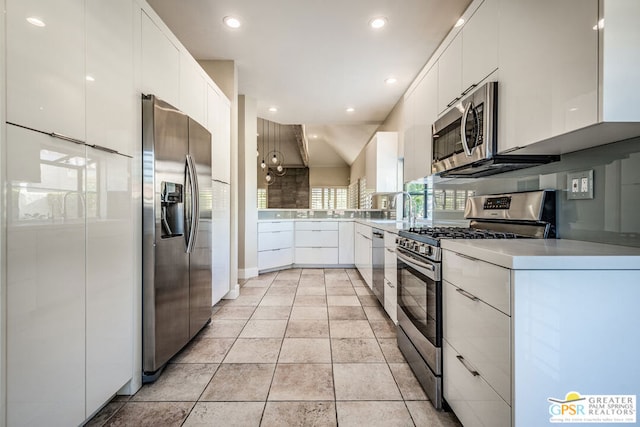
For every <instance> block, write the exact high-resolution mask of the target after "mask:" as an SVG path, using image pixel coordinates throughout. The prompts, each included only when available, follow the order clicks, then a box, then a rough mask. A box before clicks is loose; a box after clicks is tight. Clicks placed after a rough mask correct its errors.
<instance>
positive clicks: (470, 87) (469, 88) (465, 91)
mask: <svg viewBox="0 0 640 427" xmlns="http://www.w3.org/2000/svg"><path fill="white" fill-rule="evenodd" d="M476 86H478V85H477V84H475V83H474V84H472V85H471V86H469V87H468V88H466V89H465V90H464V92H462V96H465V95H466V94H468V93H469V92H471V90H472V89H473V88H474V87H476Z"/></svg>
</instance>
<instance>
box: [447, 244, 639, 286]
mask: <svg viewBox="0 0 640 427" xmlns="http://www.w3.org/2000/svg"><path fill="white" fill-rule="evenodd" d="M441 244H442V248H443V249H448V250H451V251H454V252H458V253H461V254H464V255H468V256H470V257H473V258H477V259H481V260H484V261H487V262H490V263H492V264H496V265H500V266H502V267H506V268H511V269H516V270H640V248H634V247H629V246H617V245H607V244H603V243H592V242H583V241H578V240H563V239H517V240H504V239H500V240H491V239H488V240H462V239H459V240H455V239H443V240H442V241H441ZM639 282H640V277H639Z"/></svg>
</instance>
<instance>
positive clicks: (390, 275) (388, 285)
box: [384, 231, 398, 324]
mask: <svg viewBox="0 0 640 427" xmlns="http://www.w3.org/2000/svg"><path fill="white" fill-rule="evenodd" d="M396 236H397V235H396V234H394V233H389V232H388V231H385V233H384V309H385V311H386V312H387V314H388V315H389V317H390V318H391V320H393V323H396V324H397V323H398V289H397V285H398V260H397V257H396Z"/></svg>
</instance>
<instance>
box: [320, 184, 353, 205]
mask: <svg viewBox="0 0 640 427" xmlns="http://www.w3.org/2000/svg"><path fill="white" fill-rule="evenodd" d="M348 193H349V192H348V190H347V187H313V188H311V209H347V201H348Z"/></svg>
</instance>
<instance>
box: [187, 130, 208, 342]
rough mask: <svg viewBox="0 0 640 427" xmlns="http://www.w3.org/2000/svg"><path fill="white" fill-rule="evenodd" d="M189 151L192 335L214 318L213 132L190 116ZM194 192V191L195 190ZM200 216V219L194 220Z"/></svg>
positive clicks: (190, 326) (190, 331) (190, 322)
mask: <svg viewBox="0 0 640 427" xmlns="http://www.w3.org/2000/svg"><path fill="white" fill-rule="evenodd" d="M189 155H190V156H191V159H192V164H193V167H194V169H195V176H196V178H197V185H196V188H197V194H198V197H197V203H195V206H196V210H197V211H196V212H193V217H194V225H193V227H194V228H195V229H196V233H195V242H194V243H193V245H192V248H193V249H192V250H191V258H190V268H189V277H190V282H191V285H190V289H189V305H190V307H191V309H190V319H189V336H190V337H193V336H195V335H196V334H197V333H198V331H200V329H202V327H203V326H204V325H206V324H207V322H208V321H209V319H211V305H212V304H211V237H212V229H211V227H212V223H211V204H212V203H211V199H212V195H211V134H210V133H209V131H208V130H207V129H205V128H204V127H202V126H201V125H200V124H199V123H198V122H196V121H195V120H193V119H189ZM194 196H195V194H194ZM196 220H197V223H195V221H196Z"/></svg>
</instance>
